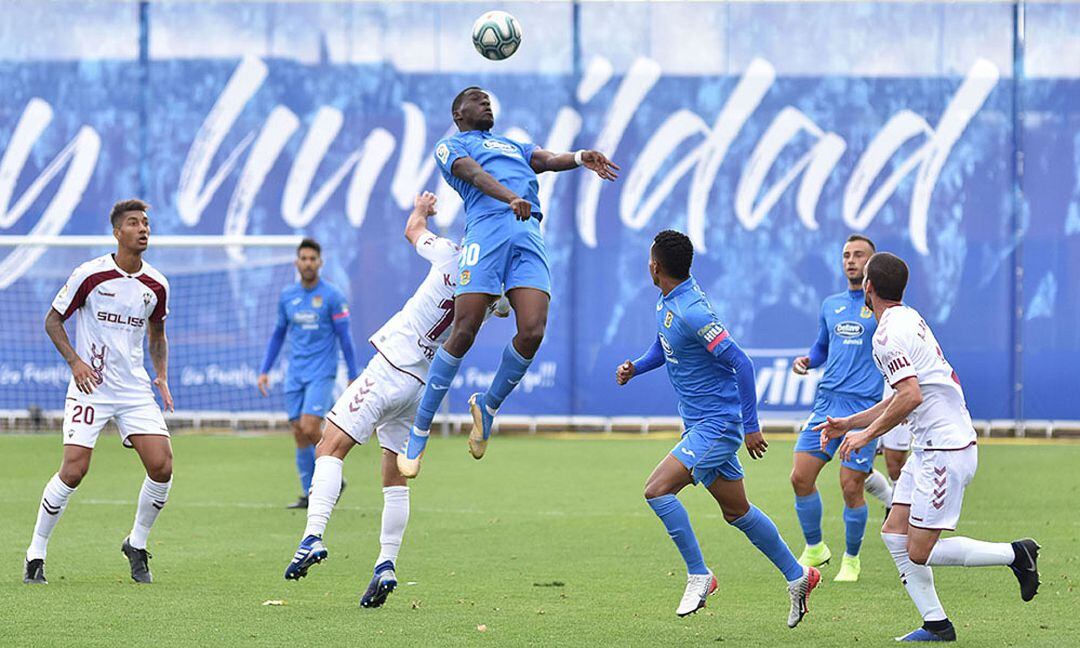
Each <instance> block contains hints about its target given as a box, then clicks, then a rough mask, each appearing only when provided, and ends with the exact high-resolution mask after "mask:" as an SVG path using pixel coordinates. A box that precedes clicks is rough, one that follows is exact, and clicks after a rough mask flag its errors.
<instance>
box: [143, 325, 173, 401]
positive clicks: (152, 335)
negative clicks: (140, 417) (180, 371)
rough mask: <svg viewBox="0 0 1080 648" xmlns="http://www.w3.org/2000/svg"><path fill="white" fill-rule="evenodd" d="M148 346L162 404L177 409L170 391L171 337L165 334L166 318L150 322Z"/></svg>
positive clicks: (147, 338) (147, 332) (148, 326)
mask: <svg viewBox="0 0 1080 648" xmlns="http://www.w3.org/2000/svg"><path fill="white" fill-rule="evenodd" d="M146 346H147V348H148V349H149V351H150V363H151V364H153V365H154V386H155V387H157V389H158V393H160V394H161V404H162V406H163V407H164V408H165V410H166V411H168V412H172V411H175V410H174V408H173V399H172V392H170V391H169V339H168V338H167V337H166V336H165V320H160V321H157V322H155V321H152V320H151V321H150V322H149V324H148V325H147V328H146Z"/></svg>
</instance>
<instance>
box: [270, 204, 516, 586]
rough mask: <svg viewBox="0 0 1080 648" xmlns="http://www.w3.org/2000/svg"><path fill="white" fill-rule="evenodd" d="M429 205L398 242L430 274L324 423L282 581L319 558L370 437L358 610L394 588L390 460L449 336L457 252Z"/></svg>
mask: <svg viewBox="0 0 1080 648" xmlns="http://www.w3.org/2000/svg"><path fill="white" fill-rule="evenodd" d="M435 200H436V198H435V195H434V194H432V193H427V192H425V193H424V194H422V195H420V196H417V198H416V202H415V208H414V209H413V211H412V213H411V214H410V215H409V219H408V221H407V223H406V225H405V238H407V239H408V240H409V243H410V244H412V245H413V247H415V248H416V252H417V254H419V255H420V256H422V257H424V259H426V260H427V261H429V262H430V263H431V270H429V271H428V274H427V277H425V278H424V281H423V283H421V284H420V286H419V287H418V288H417V289H416V294H414V295H413V296H412V298H410V299H409V301H407V302H406V303H405V306H404V307H403V308H402V309H401V310H400V311H398V313H397V314H396V315H394V316H393V317H392V318H390V320H389V321H387V322H386V324H384V325H383V326H382V328H380V329H379V330H378V331H376V332H375V334H374V335H372V336H371V344H372V346H374V347H375V350H376V351H377V353H376V354H375V357H374V358H372V359H371V362H369V363H368V365H367V367H365V368H364V372H363V373H362V374H361V375H360V377H359V378H358V379H356V380H355V381H353V383H352V384H351V385H349V388H348V389H347V390H346V391H345V393H344V394H342V395H341V398H339V399H338V400H337V402H336V403H334V407H333V408H332V409H331V410H330V413H329V414H328V415H327V417H326V418H327V421H326V426H325V429H324V430H323V435H322V440H321V441H319V444H318V446H316V449H315V455H316V459H315V476H314V478H313V479H312V482H311V483H312V485H311V499H310V504H309V506H308V511H307V527H306V528H305V529H304V539H303V540H301V542H300V546H299V547H298V548H297V549H296V553H295V554H294V555H293V559H292V562H290V563H289V566H288V567H287V568H286V569H285V578H286V579H288V580H293V579H298V578H303V577H304V576H306V575H307V572H308V569H309V568H310V567H311V566H312V565H314V564H317V563H319V562H322V561H323V560H324V559H325V558H326V556H327V550H326V546H325V545H324V544H323V541H322V536H323V531H325V529H326V524H327V522H328V521H329V519H330V513H331V511H332V510H333V508H334V504H335V503H336V502H337V498H338V495H339V494H340V492H341V468H342V462H343V461H344V459H345V455H347V454H348V453H349V450H351V449H352V448H353V446H355V445H356V444H357V443H364V442H366V441H367V440H368V439H369V438H371V434H372V433H373V432H374V433H376V434H377V435H378V438H379V445H381V446H382V448H383V451H382V457H383V459H382V479H383V514H382V533H381V534H380V536H379V542H380V544H381V549H380V552H379V557H378V559H377V560H376V561H375V570H374V575H373V576H372V578H371V582H370V584H369V585H368V588H367V591H365V592H364V594H363V596H361V598H360V605H361V606H362V607H379V606H381V605H382V604H383V603H384V602H385V601H386V597H387V596H389V595H390V593H391V592H393V591H394V588H395V587H397V575H396V573H395V564H396V562H397V557H398V550H399V549H400V548H401V539H402V536H403V535H404V533H405V525H406V524H407V523H408V521H409V487H408V486H407V485H406V482H405V478H404V477H403V476H402V475H401V473H400V472H399V471H398V468H397V457H398V455H400V454H401V453H402V452H403V451H404V450H405V444H406V442H407V441H408V438H409V424H410V423H411V422H412V420H413V417H414V416H415V415H416V406H417V403H418V402H419V400H420V394H421V393H422V391H423V387H424V379H425V378H426V377H427V375H428V365H429V364H430V363H431V359H432V358H433V357H434V356H435V350H436V349H437V348H438V345H439V343H441V342H443V341H444V340H446V338H447V337H448V336H449V334H450V326H451V323H452V321H453V314H454V288H455V285H454V277H455V275H456V274H457V264H458V256H459V248H458V246H457V245H455V244H454V243H453V242H452V241H450V240H448V239H445V238H440V237H438V236H436V235H435V234H433V233H431V232H430V231H429V230H428V229H427V219H428V218H429V217H431V216H432V215H434V214H435ZM499 306H500V307H501V308H500V312H497V313H496V314H499V315H501V316H503V317H505V316H506V315H507V314H509V305H508V304H506V303H505V300H503V301H502V303H501V304H499Z"/></svg>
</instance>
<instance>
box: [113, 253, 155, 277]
mask: <svg viewBox="0 0 1080 648" xmlns="http://www.w3.org/2000/svg"><path fill="white" fill-rule="evenodd" d="M109 265H111V266H112V267H113V270H116V271H117V272H119V273H120V274H121V275H123V276H125V277H138V276H139V275H141V274H143V273H144V272H146V261H143V262H142V265H140V266H139V271H138V272H135V273H130V272H127V271H125V270H124V269H123V268H121V267H120V266H118V265H116V257H115V256H114V255H113V253H112V252H110V253H109Z"/></svg>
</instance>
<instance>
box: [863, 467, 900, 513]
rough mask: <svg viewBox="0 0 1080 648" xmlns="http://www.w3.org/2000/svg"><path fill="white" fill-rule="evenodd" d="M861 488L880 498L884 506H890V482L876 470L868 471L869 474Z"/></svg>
mask: <svg viewBox="0 0 1080 648" xmlns="http://www.w3.org/2000/svg"><path fill="white" fill-rule="evenodd" d="M863 489H864V490H866V492H867V493H869V494H870V495H872V496H873V497H875V498H876V499H878V500H880V501H881V503H882V504H884V505H885V506H892V489H893V487H892V484H890V483H889V478H888V477H886V476H885V475H882V474H881V473H880V472H878V471H877V470H871V471H870V476H869V477H867V478H866V483H864V484H863Z"/></svg>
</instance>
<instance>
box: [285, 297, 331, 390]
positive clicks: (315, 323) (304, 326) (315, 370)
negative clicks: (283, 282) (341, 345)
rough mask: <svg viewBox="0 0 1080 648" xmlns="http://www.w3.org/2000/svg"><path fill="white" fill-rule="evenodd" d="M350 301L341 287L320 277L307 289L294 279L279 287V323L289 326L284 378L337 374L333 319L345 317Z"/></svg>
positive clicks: (293, 379) (292, 380) (308, 378)
mask: <svg viewBox="0 0 1080 648" xmlns="http://www.w3.org/2000/svg"><path fill="white" fill-rule="evenodd" d="M348 317H349V305H348V303H347V302H346V300H345V295H343V294H342V293H341V291H340V290H338V289H337V288H335V287H334V286H331V285H330V284H328V283H326V282H325V281H322V280H319V283H317V284H315V287H313V288H311V289H310V290H309V289H307V288H304V286H303V285H302V284H300V283H299V282H298V283H295V284H293V285H291V286H289V287H288V288H285V289H284V290H282V291H281V300H280V301H279V302H278V326H282V325H285V326H287V327H288V331H289V332H288V337H289V371H288V375H287V382H290V383H294V384H295V383H296V382H300V383H307V382H309V381H312V380H317V379H319V378H332V377H334V376H336V375H337V365H338V341H337V335H336V334H335V333H334V322H336V321H342V320H345V321H348Z"/></svg>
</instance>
